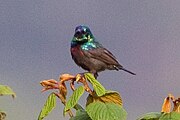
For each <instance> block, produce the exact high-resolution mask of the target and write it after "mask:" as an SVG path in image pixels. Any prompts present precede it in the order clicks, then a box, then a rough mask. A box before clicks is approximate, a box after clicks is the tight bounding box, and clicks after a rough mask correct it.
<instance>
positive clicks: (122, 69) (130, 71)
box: [120, 68, 136, 75]
mask: <svg viewBox="0 0 180 120" xmlns="http://www.w3.org/2000/svg"><path fill="white" fill-rule="evenodd" d="M120 70H124V71H126V72H128V73H130V74H132V75H136V73H133V72H131V71H129V70H126V69H125V68H120Z"/></svg>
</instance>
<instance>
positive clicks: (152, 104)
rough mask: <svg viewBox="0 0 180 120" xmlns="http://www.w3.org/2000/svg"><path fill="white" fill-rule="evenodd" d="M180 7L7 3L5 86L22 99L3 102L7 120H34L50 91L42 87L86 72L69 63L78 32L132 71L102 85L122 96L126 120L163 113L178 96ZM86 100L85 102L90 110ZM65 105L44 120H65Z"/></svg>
mask: <svg viewBox="0 0 180 120" xmlns="http://www.w3.org/2000/svg"><path fill="white" fill-rule="evenodd" d="M179 5H180V1H178V0H173V1H168V0H163V1H157V0H151V1H148V0H126V1H119V0H117V1H108V0H104V1H102V2H100V1H95V0H91V1H90V0H79V1H78V0H74V1H72V0H29V1H25V0H24V1H18V0H1V1H0V56H1V57H0V81H1V84H6V85H9V86H11V87H12V88H13V90H14V91H15V92H16V93H17V98H16V99H15V100H12V98H10V97H0V101H1V103H0V108H1V109H2V110H4V111H6V112H7V114H8V119H9V120H35V119H37V117H38V114H39V112H40V110H41V108H42V106H43V104H44V102H45V99H46V98H47V96H48V94H49V92H47V93H42V94H41V92H40V90H41V89H42V87H41V86H40V85H39V82H40V81H41V80H43V79H50V78H53V79H57V78H58V77H59V75H60V74H62V73H71V74H76V73H78V72H83V70H82V69H81V68H79V67H78V66H77V65H75V63H74V62H73V60H72V59H71V55H70V51H69V47H70V41H71V39H72V37H73V34H74V29H75V27H76V26H77V25H80V24H85V25H87V26H89V27H90V29H91V31H92V32H93V34H94V36H95V37H96V38H97V39H98V41H99V42H100V43H102V44H103V45H104V46H105V47H106V48H107V49H109V50H110V51H111V52H112V53H113V54H114V55H115V56H116V58H117V59H118V60H119V62H120V63H121V64H122V65H123V66H124V67H125V68H127V69H129V70H131V71H134V72H135V73H137V75H136V76H132V75H131V74H128V73H126V72H123V71H120V72H117V71H105V72H102V73H100V77H99V78H98V79H99V81H100V82H101V83H102V84H103V85H104V86H105V87H106V89H111V90H116V91H118V92H120V93H121V96H122V98H123V101H124V108H125V109H126V111H127V112H128V120H135V119H136V118H137V117H138V116H140V115H142V114H143V113H147V112H152V111H157V112H158V111H160V110H161V105H162V102H163V99H164V98H165V97H166V96H167V95H168V93H172V94H174V95H175V96H179V95H180V89H179V85H180V80H179V78H180V40H179V38H180V7H179ZM83 99H86V96H83V97H82V100H81V101H80V102H81V104H83V105H84V102H85V100H83ZM62 110H63V105H62V104H57V108H56V109H55V110H54V111H53V112H52V113H51V114H50V115H49V117H47V118H46V119H45V120H49V119H53V120H67V118H68V117H65V118H64V117H63V115H62Z"/></svg>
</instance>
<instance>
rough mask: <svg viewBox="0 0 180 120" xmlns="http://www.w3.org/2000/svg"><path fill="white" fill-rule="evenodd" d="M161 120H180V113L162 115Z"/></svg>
mask: <svg viewBox="0 0 180 120" xmlns="http://www.w3.org/2000/svg"><path fill="white" fill-rule="evenodd" d="M159 120H180V113H177V112H171V113H164V114H162V115H161V117H160V118H159Z"/></svg>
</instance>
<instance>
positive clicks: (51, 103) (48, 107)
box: [38, 93, 56, 120]
mask: <svg viewBox="0 0 180 120" xmlns="http://www.w3.org/2000/svg"><path fill="white" fill-rule="evenodd" d="M55 106H56V95H55V94H54V93H51V94H50V95H49V96H48V99H47V100H46V103H45V104H44V107H43V108H42V110H41V112H40V114H39V117H38V120H42V119H43V118H44V117H46V116H47V115H48V114H49V113H50V112H51V111H52V110H53V109H54V108H55Z"/></svg>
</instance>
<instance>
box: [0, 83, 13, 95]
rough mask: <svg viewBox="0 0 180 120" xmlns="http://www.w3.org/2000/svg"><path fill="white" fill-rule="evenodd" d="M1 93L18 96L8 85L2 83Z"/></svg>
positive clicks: (0, 86)
mask: <svg viewBox="0 0 180 120" xmlns="http://www.w3.org/2000/svg"><path fill="white" fill-rule="evenodd" d="M0 95H12V97H13V98H14V97H16V94H15V92H14V91H13V90H12V89H11V88H10V87H9V86H6V85H0Z"/></svg>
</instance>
